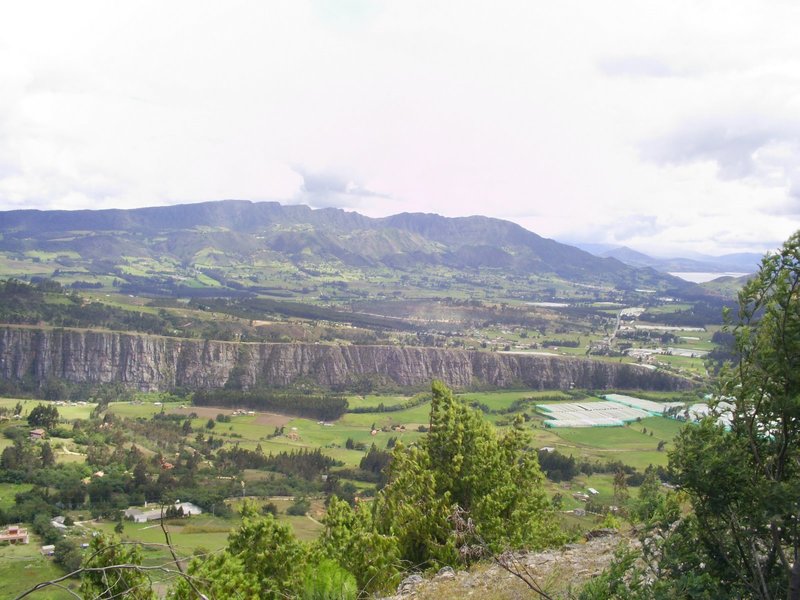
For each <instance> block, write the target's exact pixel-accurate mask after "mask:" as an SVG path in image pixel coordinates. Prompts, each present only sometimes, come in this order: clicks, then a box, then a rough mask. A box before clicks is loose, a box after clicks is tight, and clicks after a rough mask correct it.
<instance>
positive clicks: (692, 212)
mask: <svg viewBox="0 0 800 600" xmlns="http://www.w3.org/2000/svg"><path fill="white" fill-rule="evenodd" d="M797 23H800V3H797V2H795V1H794V0H792V1H786V2H784V1H779V0H776V1H770V2H763V0H761V1H755V2H744V1H739V0H726V1H719V2H717V1H707V0H664V1H660V2H654V1H650V0H630V1H620V0H604V1H603V2H586V1H581V2H574V1H571V0H559V1H558V2H537V1H533V0H519V1H513V0H509V1H505V0H492V1H489V0H486V1H482V2H474V1H470V0H452V1H449V2H444V1H441V0H424V1H417V0H394V1H392V0H385V1H380V0H375V1H366V0H330V1H322V0H287V1H286V2H279V1H274V0H260V1H237V0H225V1H216V2H207V1H204V0H190V1H179V0H169V1H167V2H165V1H164V0H160V1H158V2H152V1H149V0H136V1H135V2H133V1H122V0H121V1H118V2H117V1H115V2H108V1H107V0H101V1H97V2H87V1H82V0H71V1H70V2H63V0H56V1H52V2H41V1H37V0H26V1H25V2H4V3H2V5H1V6H0V210H13V209H20V208H39V209H79V208H92V209H101V208H133V207H140V206H157V205H167V204H177V203H188V202H200V201H208V200H220V199H228V198H236V199H249V200H253V201H262V200H276V201H280V202H283V203H288V204H308V205H310V206H312V207H324V206H333V207H340V208H343V209H346V210H355V211H358V212H361V213H363V214H366V215H369V216H376V217H378V216H385V215H389V214H394V213H398V212H404V211H408V212H434V213H439V214H442V215H446V216H467V215H472V214H483V215H487V216H492V217H498V218H503V219H509V220H512V221H515V222H517V223H519V224H520V225H522V226H524V227H526V228H528V229H530V230H532V231H535V232H536V233H538V234H540V235H543V236H546V237H551V238H555V239H557V240H559V241H566V242H592V243H605V244H611V245H627V246H630V247H633V248H636V249H638V250H641V251H645V252H648V253H650V254H654V255H661V256H668V255H671V256H687V255H689V254H690V253H692V252H703V253H707V254H723V253H729V252H748V251H749V252H763V251H765V250H769V249H774V248H777V247H778V246H779V245H780V244H781V243H782V242H783V241H784V240H785V239H786V238H788V237H789V235H791V234H792V233H793V232H794V231H796V230H797V229H798V228H800V35H797ZM0 218H2V216H0Z"/></svg>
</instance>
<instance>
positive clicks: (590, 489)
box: [586, 488, 600, 496]
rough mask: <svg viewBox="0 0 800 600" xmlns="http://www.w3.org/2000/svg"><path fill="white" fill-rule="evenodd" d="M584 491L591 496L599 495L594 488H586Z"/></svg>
mask: <svg viewBox="0 0 800 600" xmlns="http://www.w3.org/2000/svg"><path fill="white" fill-rule="evenodd" d="M586 491H588V492H589V493H590V494H591V495H592V496H597V494H599V493H600V492H598V491H597V490H596V489H594V488H586Z"/></svg>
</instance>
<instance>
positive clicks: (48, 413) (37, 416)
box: [28, 404, 58, 429]
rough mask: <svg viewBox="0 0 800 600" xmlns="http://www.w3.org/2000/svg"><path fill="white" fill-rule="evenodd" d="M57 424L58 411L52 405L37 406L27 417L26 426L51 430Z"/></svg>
mask: <svg viewBox="0 0 800 600" xmlns="http://www.w3.org/2000/svg"><path fill="white" fill-rule="evenodd" d="M56 423H58V409H57V408H56V407H55V405H54V404H37V405H36V406H34V407H33V410H31V412H30V414H29V415H28V425H30V426H31V427H44V428H45V429H52V428H53V427H55V424H56Z"/></svg>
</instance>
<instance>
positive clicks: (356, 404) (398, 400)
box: [347, 394, 412, 409]
mask: <svg viewBox="0 0 800 600" xmlns="http://www.w3.org/2000/svg"><path fill="white" fill-rule="evenodd" d="M411 398H412V396H381V395H378V394H374V395H368V396H348V397H347V405H348V406H349V407H350V408H351V409H353V408H378V405H380V404H383V405H384V406H396V405H397V404H403V403H404V402H408V401H409V400H411Z"/></svg>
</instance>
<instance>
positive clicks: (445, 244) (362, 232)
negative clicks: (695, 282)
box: [0, 200, 690, 289]
mask: <svg viewBox="0 0 800 600" xmlns="http://www.w3.org/2000/svg"><path fill="white" fill-rule="evenodd" d="M0 234H2V238H0V251H4V252H6V253H9V255H10V256H11V257H12V258H19V257H24V256H25V255H26V253H28V254H30V253H31V252H36V251H44V252H50V253H55V254H57V255H58V254H59V253H70V252H74V253H76V254H78V255H80V258H78V259H74V261H73V262H77V263H78V264H79V265H80V266H82V267H83V268H86V269H87V270H88V271H89V272H92V273H95V274H100V273H104V274H107V275H112V274H113V275H116V276H122V275H124V269H123V270H121V269H119V268H118V267H117V268H116V269H112V268H108V267H109V265H108V264H106V263H108V262H109V261H116V262H122V261H125V260H128V259H129V257H146V258H156V259H162V258H166V259H169V260H171V261H174V262H175V263H176V264H179V265H182V266H183V267H184V268H185V267H192V266H195V267H196V266H197V265H200V266H203V267H208V266H209V265H210V266H214V265H215V264H217V263H225V264H228V265H230V264H231V263H236V264H238V263H241V262H248V261H249V262H250V263H253V264H255V263H256V262H258V261H263V262H267V263H269V262H272V263H280V262H283V263H288V264H291V265H292V266H293V267H297V268H301V269H302V268H304V267H307V266H308V265H314V264H319V263H323V262H326V261H329V262H332V263H334V265H336V264H338V265H343V266H345V267H348V268H355V269H375V268H389V269H399V270H413V269H416V268H418V267H420V268H434V267H439V266H441V267H445V268H451V269H455V270H476V269H494V270H505V271H507V272H508V273H513V274H517V275H521V276H527V275H541V274H552V275H555V276H557V277H560V278H563V279H565V280H567V281H572V282H580V283H590V284H607V285H614V286H625V287H628V288H634V287H637V286H638V287H657V288H660V289H689V288H690V286H689V285H688V284H686V282H683V281H681V280H680V279H677V278H674V277H671V276H668V275H664V274H661V273H658V272H656V271H655V270H653V269H650V268H645V269H634V268H631V267H630V266H627V265H625V264H623V263H622V262H620V261H618V260H616V259H614V258H601V257H596V256H593V255H591V254H590V253H587V252H585V251H583V250H580V249H578V248H575V247H572V246H568V245H566V244H561V243H559V242H557V241H555V240H551V239H547V238H544V237H542V236H540V235H538V234H536V233H534V232H532V231H529V230H527V229H525V228H523V227H521V226H520V225H517V224H516V223H513V222H510V221H504V220H502V219H496V218H492V217H484V216H470V217H455V218H452V217H443V216H441V215H435V214H432V213H399V214H397V215H391V216H388V217H382V218H371V217H367V216H364V215H361V214H359V213H356V212H350V211H345V210H342V209H338V208H320V209H312V208H310V207H308V206H304V205H282V204H279V203H277V202H251V201H249V200H223V201H213V202H202V203H196V204H179V205H171V206H162V207H146V208H136V209H103V210H80V211H41V210H18V211H5V212H0ZM104 269H105V270H104ZM244 284H245V285H247V283H246V281H245V282H244Z"/></svg>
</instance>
